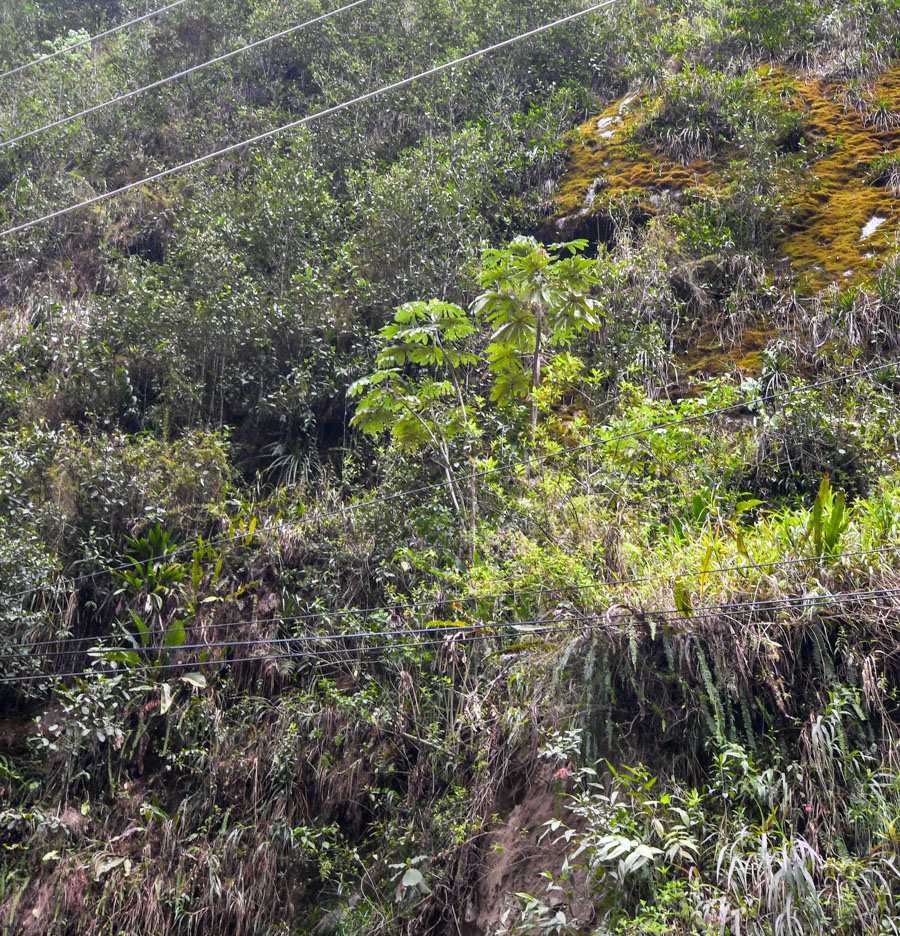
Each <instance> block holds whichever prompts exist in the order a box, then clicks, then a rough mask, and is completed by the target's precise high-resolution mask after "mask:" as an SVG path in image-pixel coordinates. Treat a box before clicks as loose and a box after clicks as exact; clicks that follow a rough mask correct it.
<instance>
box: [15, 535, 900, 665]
mask: <svg viewBox="0 0 900 936" xmlns="http://www.w3.org/2000/svg"><path fill="white" fill-rule="evenodd" d="M898 549H900V544H892V545H889V546H878V547H875V548H873V549H860V550H855V551H853V552H843V553H837V554H835V555H821V556H800V557H799V558H796V559H773V560H771V561H767V562H750V563H746V564H744V565H732V566H719V567H717V568H712V569H707V570H706V571H705V572H704V571H702V570H699V569H683V570H681V571H677V572H672V573H669V574H667V575H666V576H665V578H664V579H663V580H664V581H671V580H672V579H675V578H695V577H697V576H706V575H721V574H725V573H728V572H744V571H749V570H759V569H767V568H773V567H782V566H792V565H799V564H803V563H808V562H818V563H822V562H835V561H837V560H839V559H846V558H858V557H860V556H871V555H879V554H884V553H888V552H896V551H897V550H898ZM658 580H659V579H658V577H657V576H650V575H644V576H639V577H635V578H630V579H614V580H602V581H598V582H588V583H587V584H584V585H570V586H565V587H563V588H549V587H547V586H544V587H542V588H531V589H516V590H513V591H505V592H492V593H490V594H482V595H445V596H443V597H438V596H435V597H432V598H422V599H419V600H415V601H414V600H409V601H406V602H402V601H398V602H396V603H394V604H389V605H376V606H374V607H368V608H338V609H335V610H332V611H327V610H323V611H310V612H307V613H305V614H290V615H283V616H279V617H275V618H249V619H243V620H238V621H221V622H219V623H217V624H202V623H201V624H196V623H191V622H187V621H186V622H184V624H185V630H187V629H190V628H198V629H201V628H202V629H203V630H217V629H219V628H223V627H251V626H254V625H256V626H270V625H273V624H288V623H298V622H301V621H312V620H318V619H332V618H342V617H345V616H348V615H353V616H359V617H363V618H369V617H371V616H372V615H373V614H379V613H388V612H396V611H402V610H412V609H413V608H420V607H434V606H438V605H453V604H462V603H464V602H476V603H477V602H481V601H499V600H501V599H504V598H522V597H528V596H531V595H546V594H548V593H552V592H557V593H565V592H573V591H578V592H584V591H586V590H588V589H603V588H616V587H622V586H625V585H633V584H638V583H641V582H652V581H658ZM847 594H850V593H847ZM646 613H647V614H655V613H659V612H654V611H648V612H646ZM515 623H516V622H515V621H514V622H512V624H515ZM448 626H450V627H451V628H456V629H458V627H459V625H448ZM474 626H476V627H485V626H490V627H505V626H509V625H507V624H506V623H505V622H499V623H497V624H493V625H484V624H477V625H474ZM438 627H439V625H433V626H432V627H431V628H430V629H431V630H435V629H437V628H438ZM371 633H372V634H379V635H380V634H383V632H381V631H372V632H371ZM404 633H409V631H404ZM110 636H111V635H105V636H100V635H95V636H91V637H61V638H57V639H55V640H53V639H50V640H33V641H26V642H17V643H16V645H15V649H17V650H18V649H29V650H33V649H36V648H38V647H47V646H50V647H59V646H72V645H74V644H82V643H89V642H91V641H96V640H102V639H106V638H108V637H110ZM334 636H351V635H334ZM309 639H313V640H315V639H321V638H315V637H311V638H309ZM198 646H209V645H208V644H202V645H198ZM67 652H69V653H78V652H81V651H80V649H79V648H78V647H75V648H74V649H72V650H70V651H67ZM40 655H44V656H46V655H48V654H47V653H44V652H41V654H40ZM0 656H2V651H0Z"/></svg>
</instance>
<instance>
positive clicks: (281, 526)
mask: <svg viewBox="0 0 900 936" xmlns="http://www.w3.org/2000/svg"><path fill="white" fill-rule="evenodd" d="M898 363H900V362H898V361H889V362H887V363H885V364H878V365H876V366H873V367H867V368H862V369H860V370H856V371H849V372H847V373H844V374H839V375H838V376H836V377H830V378H827V379H825V380H819V381H816V382H814V383H806V384H802V385H799V386H796V387H792V388H790V389H788V390H778V391H774V392H772V393H769V394H765V395H764V396H760V397H757V398H756V399H755V400H752V401H749V402H752V403H753V405H756V406H758V405H761V404H763V403H767V402H770V401H772V400H776V399H782V398H784V397H789V396H793V395H794V394H796V393H801V392H805V391H810V390H817V389H821V388H822V387H827V386H830V385H833V384H836V383H840V382H842V381H845V380H850V379H853V378H857V377H865V376H868V375H870V374H875V373H878V372H880V371H883V370H887V369H889V368H893V367H896V366H897V365H898ZM746 406H748V401H747V400H742V401H741V402H739V403H731V404H729V405H727V406H720V407H717V408H715V409H711V410H705V411H704V412H702V413H695V414H694V415H693V416H685V417H682V418H681V419H673V420H670V421H668V422H664V423H656V424H654V425H651V426H647V427H646V428H644V429H634V430H631V431H629V432H624V433H619V434H618V435H614V436H610V437H609V438H606V439H597V440H595V441H594V442H585V443H584V444H583V445H577V446H574V447H572V448H566V449H560V450H559V451H556V452H548V453H546V454H544V455H534V456H532V457H530V458H523V459H518V460H516V461H512V462H507V463H506V464H504V465H501V466H499V467H497V468H486V469H484V470H483V471H476V472H473V473H471V474H467V475H461V476H459V477H458V478H455V479H453V480H452V481H447V480H445V481H435V482H433V483H431V484H425V485H421V486H420V487H417V488H411V489H409V490H406V491H398V492H396V493H394V494H385V495H383V496H381V497H374V498H371V499H369V500H367V501H363V502H362V503H359V504H350V505H349V506H347V507H339V508H337V509H335V510H329V511H322V512H316V513H312V514H304V515H303V516H301V517H298V518H297V519H296V520H284V521H280V522H278V523H275V524H272V526H270V527H268V528H267V529H266V530H265V531H264V532H267V533H276V532H278V531H280V530H286V529H289V528H292V527H296V526H300V525H301V524H305V523H311V522H314V521H323V520H328V519H331V518H333V517H338V516H346V515H348V514H351V513H355V512H356V511H358V510H364V509H368V508H369V507H375V506H378V505H380V504H386V503H390V502H392V501H395V500H397V499H399V498H404V499H408V498H410V497H413V496H415V495H417V494H422V493H425V492H428V491H436V490H440V489H442V488H445V487H447V486H449V485H451V484H461V483H463V482H465V481H475V480H479V479H481V478H486V477H489V476H492V475H496V474H500V473H503V472H506V471H511V470H513V469H515V468H520V467H525V466H529V465H538V464H541V463H542V462H545V461H548V460H550V459H552V458H559V457H561V456H563V455H566V456H568V455H577V454H579V453H581V452H585V451H589V450H591V449H594V448H597V446H600V445H611V444H612V443H614V442H621V441H624V440H626V439H633V438H637V437H639V436H643V435H651V434H653V433H656V432H662V431H664V430H666V429H672V428H674V427H676V426H683V425H690V424H693V423H696V422H699V421H700V420H703V419H709V418H711V417H714V416H721V415H724V414H725V413H729V412H733V411H734V410H737V409H742V408H744V407H746ZM254 536H259V532H256V531H255V532H253V533H247V532H246V531H245V532H243V533H237V534H234V535H233V536H225V537H220V538H218V539H215V540H208V541H206V542H205V543H202V544H198V545H197V546H182V547H179V548H178V549H173V550H170V551H169V552H166V553H163V554H161V555H158V556H153V557H150V558H147V559H135V560H132V561H130V562H124V563H120V564H119V565H116V566H111V567H109V568H106V569H98V570H97V571H95V572H86V573H84V574H83V575H77V576H72V577H69V578H65V579H61V580H59V581H57V582H54V583H44V584H42V585H38V586H33V587H31V588H23V589H20V590H19V591H15V592H9V593H7V594H3V595H0V601H8V600H10V599H13V598H21V597H23V596H25V595H31V594H34V593H36V592H39V591H43V590H44V589H46V588H48V587H52V586H60V585H76V584H78V583H80V582H85V581H88V580H91V579H95V578H98V577H99V576H101V575H108V574H111V573H115V572H122V571H124V570H126V569H133V568H135V567H137V566H142V565H144V564H152V563H156V562H162V561H164V560H167V559H171V558H173V557H175V556H178V555H182V554H184V553H186V552H192V551H193V550H194V549H197V548H211V547H214V546H222V545H225V544H227V543H234V542H237V541H238V540H247V539H252V538H253V537H254Z"/></svg>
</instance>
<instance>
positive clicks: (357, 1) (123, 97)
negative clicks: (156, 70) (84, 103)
mask: <svg viewBox="0 0 900 936" xmlns="http://www.w3.org/2000/svg"><path fill="white" fill-rule="evenodd" d="M368 2H369V0H353V2H352V3H348V4H346V5H345V6H342V7H339V8H338V9H336V10H331V11H329V12H328V13H322V14H321V15H320V16H315V17H313V18H312V19H309V20H307V21H306V22H305V23H300V24H298V25H297V26H291V27H290V28H289V29H284V30H282V31H281V32H279V33H275V34H274V35H272V36H266V37H265V38H264V39H257V40H256V42H251V43H249V44H248V45H244V46H241V47H240V48H239V49H234V50H232V51H231V52H226V53H225V54H224V55H219V56H216V57H215V58H212V59H209V61H207V62H201V63H200V64H199V65H193V66H192V67H191V68H186V69H184V70H183V71H180V72H177V73H176V74H174V75H168V76H167V77H165V78H160V79H159V80H158V81H154V82H151V83H150V84H148V85H144V86H143V87H140V88H135V89H134V90H133V91H127V92H125V93H124V94H120V95H118V97H114V98H110V99H109V100H108V101H102V102H101V103H100V104H94V105H93V106H91V107H86V108H85V109H84V110H80V111H78V112H77V113H75V114H69V115H68V116H67V117H60V118H59V119H57V120H54V121H52V122H51V123H48V124H44V125H43V126H42V127H37V128H36V129H35V130H28V131H26V132H25V133H20V134H19V135H18V136H15V137H11V138H10V139H8V140H3V141H2V142H0V150H3V149H6V148H7V147H8V146H13V145H14V144H15V143H21V142H22V141H23V140H28V139H31V137H35V136H37V135H38V134H39V133H43V132H44V131H46V130H53V129H55V128H56V127H62V126H64V125H65V124H68V123H71V122H72V121H73V120H79V119H80V118H82V117H87V116H88V115H89V114H93V113H96V112H97V111H99V110H103V109H104V108H106V107H111V106H112V105H113V104H120V103H121V102H122V101H128V100H130V99H131V98H133V97H137V95H139V94H143V93H144V92H145V91H152V90H153V89H154V88H160V87H162V86H163V85H166V84H169V83H170V82H172V81H177V80H178V79H179V78H184V77H186V76H187V75H192V74H194V72H198V71H200V70H201V69H203V68H206V67H207V66H209V65H218V64H220V63H221V62H225V61H228V59H231V58H234V56H236V55H240V54H241V53H242V52H249V51H250V50H251V49H256V48H258V47H259V46H261V45H266V44H267V43H270V42H274V41H275V40H276V39H283V38H284V37H285V36H290V35H291V34H292V33H295V32H298V31H299V30H301V29H306V27H308V26H312V25H314V24H315V23H321V22H323V21H324V20H327V19H330V18H331V17H332V16H337V15H338V14H339V13H344V12H346V11H347V10H352V9H353V8H354V7H358V6H361V5H362V4H363V3H368Z"/></svg>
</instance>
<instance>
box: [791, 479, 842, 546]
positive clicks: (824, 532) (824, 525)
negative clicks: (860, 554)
mask: <svg viewBox="0 0 900 936" xmlns="http://www.w3.org/2000/svg"><path fill="white" fill-rule="evenodd" d="M849 525H850V516H849V513H848V511H847V498H846V494H845V493H844V492H843V491H837V492H836V491H835V490H834V489H833V488H832V486H831V481H830V480H829V478H828V475H825V476H824V477H823V478H822V483H821V484H820V485H819V491H818V493H817V494H816V499H815V500H814V501H813V505H812V508H811V509H810V512H809V523H808V525H807V528H806V534H805V535H804V537H803V540H801V546H802V545H803V543H805V542H806V541H807V540H808V539H812V542H813V548H814V549H815V554H816V555H817V556H825V555H828V556H834V555H836V554H837V553H838V546H839V545H840V541H841V537H842V536H843V534H844V532H845V531H846V529H847V527H848V526H849Z"/></svg>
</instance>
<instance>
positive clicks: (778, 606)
mask: <svg viewBox="0 0 900 936" xmlns="http://www.w3.org/2000/svg"><path fill="white" fill-rule="evenodd" d="M897 594H900V587H897V588H873V589H869V590H866V591H844V592H832V593H826V594H824V595H817V594H807V595H785V596H783V597H780V598H764V599H755V600H752V601H737V602H725V603H720V604H715V605H706V606H704V607H702V608H700V609H698V610H697V611H691V612H689V613H684V612H683V611H682V610H680V609H679V608H651V609H642V608H634V609H631V608H629V609H626V610H624V611H620V612H615V613H609V612H604V613H601V614H570V615H564V616H563V615H560V616H556V617H554V618H553V619H552V624H548V618H547V617H546V616H543V617H539V618H532V619H529V620H515V621H498V622H494V623H487V622H480V623H470V624H457V625H443V626H440V625H437V626H432V627H417V628H407V629H405V630H402V631H373V630H369V631H355V632H349V633H340V632H338V633H328V634H302V635H300V636H296V637H263V638H253V639H246V640H232V641H227V640H226V641H210V642H206V643H194V644H181V645H180V646H173V647H166V646H158V645H156V646H149V647H123V646H111V647H102V646H98V647H90V648H86V649H84V650H82V649H76V650H55V651H46V652H42V653H38V654H26V655H17V654H12V655H7V659H6V661H5V662H11V661H15V660H41V659H47V658H50V657H60V656H70V655H74V654H77V653H96V654H104V653H107V654H110V653H122V652H134V653H137V654H141V653H144V654H153V653H157V654H162V653H166V654H168V653H178V652H183V651H185V650H203V651H206V650H234V649H240V648H246V647H266V646H289V645H295V644H303V645H306V644H316V643H331V642H333V641H346V640H368V639H370V638H375V637H377V638H380V639H383V640H386V641H388V642H389V643H394V642H397V641H401V640H404V639H405V638H407V637H410V636H415V637H419V636H423V635H427V634H434V633H435V632H438V631H444V632H445V633H444V636H445V637H447V636H450V635H452V634H460V633H470V632H472V631H484V630H495V631H496V630H503V629H509V628H524V627H527V628H534V627H541V626H556V625H560V624H562V623H565V622H578V623H582V624H591V622H596V621H602V623H603V625H604V629H605V628H609V627H613V626H614V624H613V622H622V621H628V620H637V621H654V620H655V621H656V622H659V621H660V620H661V619H667V618H670V617H672V616H673V615H674V616H676V618H678V619H679V620H682V619H683V620H684V621H688V620H702V619H704V618H709V617H719V616H722V615H730V614H742V615H745V614H753V613H755V612H760V611H762V612H771V611H781V610H796V609H801V608H802V609H805V608H807V607H817V606H820V605H828V604H833V603H835V602H843V601H847V600H857V601H861V600H869V599H877V598H885V597H892V596H894V595H897ZM269 623H273V624H278V623H280V621H279V620H278V619H275V620H273V621H271V622H269ZM531 632H532V631H528V632H526V633H525V634H523V636H525V635H527V633H531ZM491 636H494V637H498V638H499V637H502V636H504V635H503V634H499V633H495V634H493V635H491ZM400 646H403V644H400ZM0 662H4V661H3V654H0ZM184 665H188V664H184Z"/></svg>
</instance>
